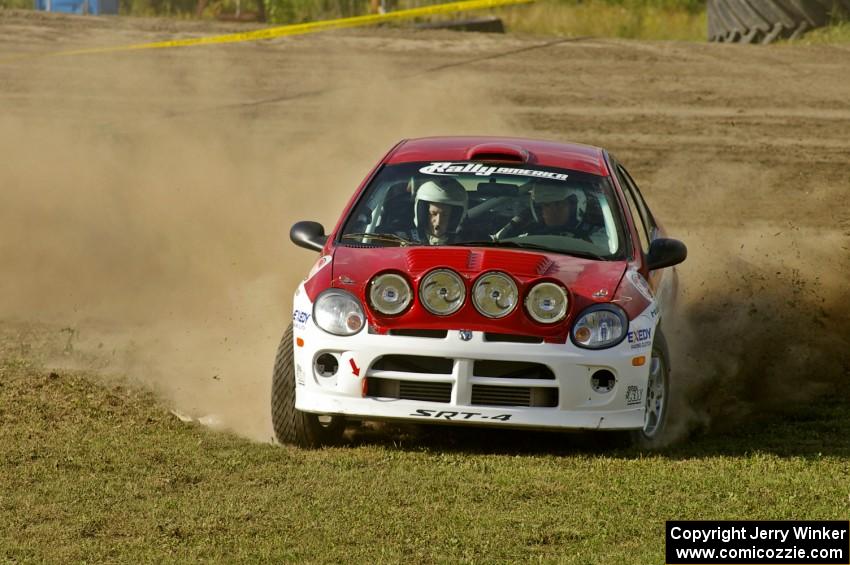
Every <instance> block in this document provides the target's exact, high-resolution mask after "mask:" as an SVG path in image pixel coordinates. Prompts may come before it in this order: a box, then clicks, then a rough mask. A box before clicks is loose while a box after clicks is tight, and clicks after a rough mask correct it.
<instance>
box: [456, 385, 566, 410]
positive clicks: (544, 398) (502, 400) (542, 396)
mask: <svg viewBox="0 0 850 565" xmlns="http://www.w3.org/2000/svg"><path fill="white" fill-rule="evenodd" d="M472 404H473V405H476V406H528V407H542V408H554V407H555V406H557V405H558V389H556V388H547V387H527V386H519V387H515V386H490V385H472Z"/></svg>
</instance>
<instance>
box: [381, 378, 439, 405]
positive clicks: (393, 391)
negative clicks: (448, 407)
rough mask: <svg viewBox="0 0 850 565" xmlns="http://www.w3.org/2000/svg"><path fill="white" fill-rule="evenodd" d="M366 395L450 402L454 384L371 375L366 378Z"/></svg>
mask: <svg viewBox="0 0 850 565" xmlns="http://www.w3.org/2000/svg"><path fill="white" fill-rule="evenodd" d="M366 396H372V397H378V398H398V399H401V400H422V401H425V402H443V403H448V402H450V401H451V398H452V384H451V383H429V382H421V381H419V382H412V381H399V380H396V379H379V378H375V377H369V378H367V379H366Z"/></svg>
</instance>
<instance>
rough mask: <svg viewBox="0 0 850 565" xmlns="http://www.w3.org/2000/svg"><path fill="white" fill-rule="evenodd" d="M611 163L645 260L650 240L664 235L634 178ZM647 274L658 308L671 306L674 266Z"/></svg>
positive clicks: (673, 292)
mask: <svg viewBox="0 0 850 565" xmlns="http://www.w3.org/2000/svg"><path fill="white" fill-rule="evenodd" d="M612 164H613V165H614V174H616V175H617V179H618V180H619V181H620V186H621V187H622V189H623V194H624V195H625V197H626V202H627V203H628V206H629V212H630V213H631V216H632V220H633V221H634V224H635V229H636V230H637V232H638V239H639V240H640V247H641V251H642V253H643V257H644V262H645V261H646V256H647V254H648V253H649V246H650V245H651V244H652V241H653V240H655V239H657V238H659V237H664V234H663V232H662V230H661V228H660V227H659V225H658V222H656V221H655V217H654V216H653V215H652V212H650V210H649V207H648V206H647V205H646V201H645V200H644V199H643V195H642V194H641V193H640V189H639V188H638V186H637V183H635V181H634V179H632V176H631V175H630V174H629V173H628V171H627V170H626V169H625V167H623V166H622V165H621V164H620V163H618V162H617V161H616V160H612ZM648 275H649V276H648V277H647V280H648V282H649V286H650V288H652V290H653V292H654V293H655V295H656V300H657V301H658V306H659V310H660V311H661V312H663V311H665V310H666V309H667V308H665V305H668V306H672V301H673V298H674V296H675V291H676V279H677V275H676V271H675V267H671V268H666V269H656V270H654V271H650V272H649V273H648Z"/></svg>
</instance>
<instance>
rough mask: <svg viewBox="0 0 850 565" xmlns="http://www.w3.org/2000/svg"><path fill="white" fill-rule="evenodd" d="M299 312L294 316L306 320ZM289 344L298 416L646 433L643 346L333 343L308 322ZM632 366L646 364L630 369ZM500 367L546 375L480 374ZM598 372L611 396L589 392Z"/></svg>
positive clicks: (397, 340) (393, 339)
mask: <svg viewBox="0 0 850 565" xmlns="http://www.w3.org/2000/svg"><path fill="white" fill-rule="evenodd" d="M302 297H303V294H302ZM306 307H307V305H306V304H305V305H304V309H302V310H300V311H301V312H304V311H307V312H309V310H306ZM296 311H298V305H296ZM651 323H652V319H651V317H650V316H648V315H647V316H641V317H639V318H637V319H636V320H633V321H632V323H631V328H630V329H632V330H634V329H637V328H639V327H640V326H641V325H642V324H644V325H646V326H648V327H650V335H651V333H652V329H651ZM294 336H295V341H296V343H295V345H296V346H295V348H294V352H295V359H294V361H295V375H296V384H297V386H296V408H298V409H299V410H302V411H305V412H312V413H318V414H334V415H345V416H348V417H352V418H361V419H386V420H406V421H411V422H432V423H452V424H459V425H463V424H467V425H487V426H503V427H514V428H541V429H598V430H601V429H605V430H624V429H639V428H642V427H643V424H644V412H645V394H646V386H647V378H648V367H649V364H650V358H649V357H650V352H651V340H646V339H644V340H643V341H641V342H640V343H637V344H636V343H634V342H630V340H624V341H623V342H622V343H621V344H619V345H618V346H616V347H614V348H611V349H607V350H602V351H590V350H584V349H580V348H577V347H576V346H574V345H573V344H572V343H569V342H568V343H566V344H549V343H512V342H508V343H506V342H493V341H487V340H486V339H485V334H484V333H483V332H471V337H470V336H469V335H467V336H466V337H470V339H468V340H464V339H462V338H461V332H459V331H456V330H453V331H449V332H448V333H447V335H446V336H445V337H438V338H434V337H409V336H397V335H375V334H370V333H368V331H367V330H365V329H364V330H363V331H361V332H360V333H359V334H357V335H355V336H351V337H337V336H333V335H330V334H328V333H326V332H324V331H323V330H321V329H319V328H318V327H317V326H316V325H315V324H314V323H313V321H312V319H309V320H306V321H305V320H302V322H301V323H298V322H297V320H296V324H295V329H294ZM643 336H646V333H644V334H643ZM322 355H331V356H332V357H333V358H334V359H335V360H336V370H335V371H334V372H333V374H332V375H330V374H328V373H329V372H328V371H325V372H324V375H323V374H322V373H321V372H320V371H319V370H317V360H318V359H320V357H321V356H322ZM640 357H644V362H643V364H642V365H639V366H636V365H635V363H636V362H637V361H635V359H636V358H640ZM390 358H392V359H401V360H404V359H406V358H407V359H414V358H415V359H422V358H426V359H436V360H437V361H438V362H437V363H435V365H434V366H433V367H430V368H428V369H427V370H426V371H425V372H423V371H422V370H399V368H398V367H390V368H387V363H386V360H387V359H390ZM324 359H325V360H327V359H328V357H324ZM493 362H496V363H493ZM499 362H503V363H505V364H507V363H524V364H527V365H528V366H529V367H543V368H545V369H544V373H540V372H535V371H531V374H525V375H524V374H521V373H522V371H520V372H519V373H520V374H517V373H516V372H514V374H512V375H509V376H504V375H501V376H493V374H492V370H488V371H484V372H487V373H489V375H488V376H482V375H481V373H482V371H481V368H482V367H489V368H490V369H492V368H493V367H494V366H498V365H499ZM319 364H321V363H319ZM514 366H516V365H514ZM599 371H609V372H610V373H611V374H613V376H614V381H613V386H611V388H610V390H608V391H603V392H600V391H599V390H598V389H597V390H594V388H593V386H592V385H591V380H592V376H593V375H594V374H595V373H597V372H599ZM529 376H530V377H531V378H529ZM541 376H544V377H545V378H539V377H541ZM376 383H380V386H376ZM387 391H390V392H389V393H388V392H387ZM405 391H408V392H405Z"/></svg>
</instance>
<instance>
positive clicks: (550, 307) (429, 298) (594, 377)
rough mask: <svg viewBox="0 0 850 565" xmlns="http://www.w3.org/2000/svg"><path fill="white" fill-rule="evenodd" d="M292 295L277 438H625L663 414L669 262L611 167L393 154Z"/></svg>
mask: <svg viewBox="0 0 850 565" xmlns="http://www.w3.org/2000/svg"><path fill="white" fill-rule="evenodd" d="M290 238H291V239H292V241H293V242H294V243H295V244H296V245H299V246H301V247H305V248H307V249H312V250H315V251H318V252H319V253H320V257H319V259H318V260H317V261H316V263H315V265H314V266H313V268H312V270H311V271H310V273H309V275H308V277H307V278H306V279H305V280H304V281H303V283H301V284H300V285H299V286H298V289H297V290H296V291H295V299H294V305H293V315H292V325H291V326H290V328H289V329H288V330H287V331H286V333H285V335H284V336H283V340H282V342H281V344H280V348H279V350H278V354H277V360H276V363H275V368H274V376H273V384H272V416H273V423H274V429H275V434H276V436H277V438H278V440H280V441H281V442H290V443H296V444H299V445H303V446H316V445H321V444H325V443H331V442H333V441H334V440H336V439H338V438H339V437H340V435H341V434H342V432H343V431H344V428H345V425H346V422H347V421H358V420H394V421H407V422H418V423H442V424H452V425H458V426H470V425H474V426H491V427H500V426H502V427H512V428H527V429H550V430H567V429H592V430H631V431H633V434H632V435H633V437H634V438H635V439H636V440H637V441H638V442H640V443H645V444H646V443H648V444H652V443H653V441H655V440H657V438H659V437H660V435H661V434H662V432H663V430H664V428H665V425H666V422H667V416H668V412H669V410H668V408H669V396H670V395H669V384H670V381H669V379H670V358H669V353H668V350H667V345H666V343H665V340H664V334H663V333H662V325H663V322H664V320H665V317H666V316H669V315H670V309H671V308H672V301H673V299H674V298H675V292H676V280H675V277H676V273H675V270H674V269H669V268H666V267H671V266H673V265H676V264H678V263H680V262H682V261H683V260H684V259H685V256H686V254H687V250H686V248H685V246H684V244H682V243H681V242H679V241H677V240H674V239H668V238H667V237H666V236H665V232H664V229H663V227H662V226H661V224H660V223H659V222H658V221H657V219H656V218H655V216H653V214H652V213H651V212H650V210H649V208H648V207H647V205H646V202H645V201H644V199H643V197H642V196H641V194H640V191H639V190H638V187H637V185H636V184H635V182H634V181H633V180H632V178H631V177H630V176H629V174H628V173H627V172H626V170H625V169H624V168H623V166H622V165H620V164H619V163H618V162H617V160H616V159H614V157H613V156H611V155H610V154H609V153H608V152H606V151H605V150H602V149H598V148H595V147H588V146H583V145H573V144H563V143H553V142H546V141H533V140H526V139H513V138H473V137H468V138H467V137H445V138H426V139H415V140H406V141H402V142H400V143H399V144H398V145H396V146H395V147H393V148H392V149H391V150H390V152H389V153H387V155H386V156H385V157H384V158H383V159H382V160H381V162H380V163H378V165H377V166H376V167H375V168H374V169H373V170H372V171H371V172H370V173H369V175H368V176H367V178H366V179H365V180H364V181H363V183H362V185H361V186H360V187H359V188H358V189H357V191H356V192H355V193H354V196H353V197H352V199H351V201H350V202H349V203H348V206H347V207H346V209H345V212H344V213H343V214H342V217H341V219H340V220H339V222H338V223H337V225H336V227H335V228H334V229H333V231H332V232H331V233H330V235H325V231H324V228H323V227H322V226H321V225H320V224H318V223H316V222H307V221H304V222H298V223H296V224H295V225H294V226H293V227H292V229H291V231H290Z"/></svg>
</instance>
